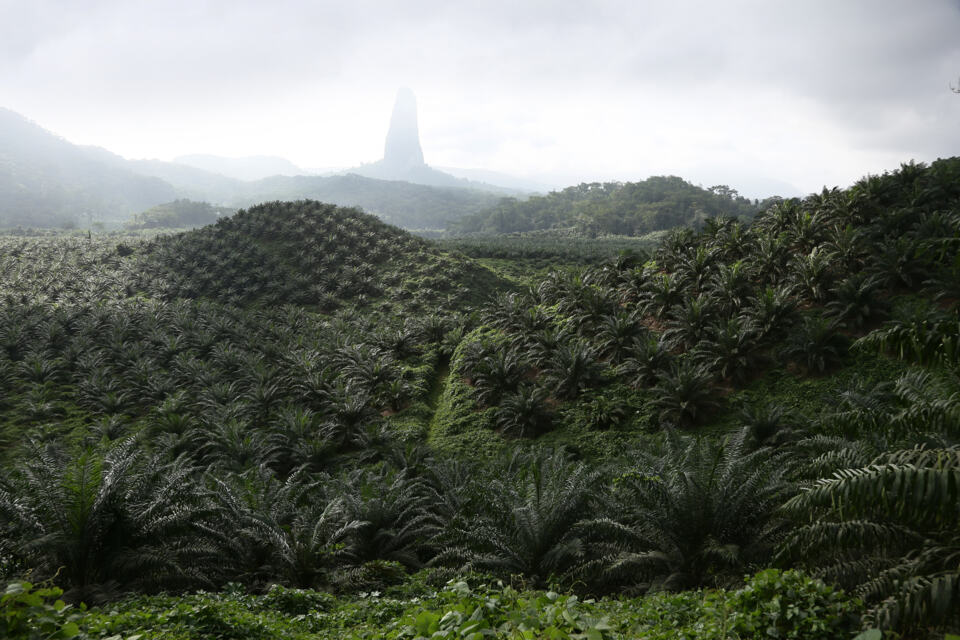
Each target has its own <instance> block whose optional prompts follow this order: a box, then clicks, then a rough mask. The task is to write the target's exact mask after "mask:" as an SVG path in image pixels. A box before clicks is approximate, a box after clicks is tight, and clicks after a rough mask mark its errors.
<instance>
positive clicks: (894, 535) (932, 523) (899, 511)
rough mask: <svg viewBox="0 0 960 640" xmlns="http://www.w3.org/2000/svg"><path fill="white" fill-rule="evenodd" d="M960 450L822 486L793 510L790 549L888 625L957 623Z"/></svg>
mask: <svg viewBox="0 0 960 640" xmlns="http://www.w3.org/2000/svg"><path fill="white" fill-rule="evenodd" d="M958 504H960V449H958V448H957V447H949V448H942V449H924V448H915V449H908V450H902V451H894V452H889V453H885V454H882V455H880V456H878V457H877V458H876V459H874V460H873V461H872V463H871V464H869V465H867V466H863V467H859V468H849V469H843V470H841V471H838V472H836V473H835V474H834V475H833V476H831V477H828V478H823V479H821V480H818V481H817V482H816V483H815V484H814V485H813V486H811V487H810V488H809V490H808V491H804V492H803V493H801V494H799V495H797V496H796V497H794V498H793V499H792V500H790V502H788V503H787V505H786V510H787V512H788V513H792V514H794V515H795V516H797V517H798V519H799V520H800V522H801V524H800V526H798V527H797V528H796V529H795V530H794V532H793V533H792V535H791V537H790V540H789V542H788V544H787V549H789V550H790V551H791V552H792V553H795V554H797V559H798V560H799V561H800V562H802V563H804V564H807V565H812V566H815V567H818V569H819V573H820V574H821V575H823V576H825V577H826V578H828V579H830V580H834V581H838V582H840V583H841V584H846V585H848V586H851V587H856V591H857V592H858V593H859V594H861V595H862V596H863V598H864V600H866V601H867V603H868V604H869V605H870V606H871V609H870V611H869V612H868V619H869V620H871V621H872V622H873V623H875V624H879V625H881V626H882V627H884V628H901V629H903V628H912V627H917V626H920V625H922V624H929V623H934V624H951V623H952V624H957V623H960V619H958V617H957V616H958V613H957V612H958V611H960V589H958V586H960V570H958V567H957V561H956V559H957V557H958V555H960V535H958V532H960V510H958V508H957V505H958Z"/></svg>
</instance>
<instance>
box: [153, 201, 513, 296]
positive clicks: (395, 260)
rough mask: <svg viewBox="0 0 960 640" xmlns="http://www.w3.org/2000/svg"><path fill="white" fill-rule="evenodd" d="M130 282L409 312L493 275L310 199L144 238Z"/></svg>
mask: <svg viewBox="0 0 960 640" xmlns="http://www.w3.org/2000/svg"><path fill="white" fill-rule="evenodd" d="M140 252H141V253H142V257H141V258H140V259H139V260H137V261H136V262H137V273H138V275H139V278H138V279H137V280H136V281H135V283H134V286H135V288H136V290H138V291H145V292H147V293H148V294H149V295H161V296H163V297H164V298H165V299H173V298H207V299H214V300H219V301H221V302H224V303H228V304H235V305H251V304H258V305H277V304H299V305H306V306H310V307H317V308H319V309H320V310H321V311H324V312H331V311H334V310H335V309H337V308H338V307H339V306H340V305H342V304H343V303H345V302H353V303H358V304H360V305H361V306H363V305H364V304H365V303H369V302H371V301H373V300H376V299H382V300H386V301H388V302H389V303H392V304H394V305H397V306H400V307H401V308H404V309H406V310H408V311H422V310H426V309H436V308H448V309H450V308H454V307H457V306H462V304H463V302H464V301H474V300H476V299H477V296H479V295H482V294H483V292H484V291H485V290H486V289H487V288H488V287H490V286H491V284H495V281H496V278H495V277H494V276H493V275H492V274H491V273H489V272H486V271H485V270H483V269H480V268H478V267H476V266H474V265H472V264H470V263H468V262H467V261H465V260H462V259H457V258H453V257H451V256H449V255H446V254H443V253H441V252H440V251H438V250H436V249H435V248H433V247H431V246H430V245H429V243H427V242H426V241H425V240H422V239H420V238H417V237H416V236H413V235H411V234H409V233H407V232H405V231H402V230H400V229H398V228H396V227H391V226H390V225H387V224H384V223H383V222H381V221H380V220H379V219H377V218H376V217H374V216H372V215H368V214H365V213H362V212H360V211H358V210H356V209H346V208H341V207H336V206H334V205H329V204H323V203H319V202H315V201H311V200H302V201H298V202H271V203H265V204H261V205H257V206H256V207H252V208H251V209H249V210H246V211H244V210H241V211H239V212H237V213H236V214H235V215H233V216H230V217H224V218H220V219H219V220H218V221H217V223H216V225H211V226H209V227H205V228H203V229H200V230H196V231H189V232H185V233H182V234H178V235H173V236H159V237H157V238H156V239H154V240H153V241H151V242H149V243H146V244H145V245H144V246H143V248H142V249H141V250H140Z"/></svg>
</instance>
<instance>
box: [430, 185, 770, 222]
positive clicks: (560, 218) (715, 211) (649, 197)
mask: <svg viewBox="0 0 960 640" xmlns="http://www.w3.org/2000/svg"><path fill="white" fill-rule="evenodd" d="M758 210H759V206H758V205H757V204H754V203H751V202H750V201H749V200H747V199H746V198H743V197H740V196H739V195H738V194H737V192H736V191H735V190H732V189H730V188H729V187H726V186H724V185H719V186H716V187H711V188H710V189H703V188H701V187H697V186H694V185H692V184H690V183H689V182H686V181H685V180H683V179H681V178H678V177H676V176H655V177H652V178H648V179H646V180H644V181H642V182H605V183H602V184H601V183H598V182H593V183H583V184H580V185H577V186H575V187H567V188H566V189H564V190H562V191H553V192H551V193H549V194H547V195H545V196H533V197H531V198H529V199H528V200H523V201H519V200H516V199H513V198H504V199H503V200H501V201H500V203H499V204H498V205H497V206H496V207H492V208H490V209H488V210H486V211H483V212H481V213H478V214H475V215H472V216H467V217H465V218H463V219H462V220H459V221H457V222H455V223H453V224H451V225H449V226H448V229H449V230H450V231H453V232H456V233H488V234H489V233H515V232H525V231H543V230H547V229H569V228H575V229H577V230H578V231H579V232H580V233H587V234H590V235H594V236H595V235H598V234H600V235H620V236H641V235H644V234H646V233H650V232H651V231H658V230H663V229H670V228H673V227H680V226H699V225H702V224H703V223H704V221H706V220H707V219H709V218H714V217H717V216H729V217H740V218H749V217H751V216H753V215H754V214H755V213H756V212H757V211H758Z"/></svg>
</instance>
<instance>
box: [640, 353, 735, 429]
mask: <svg viewBox="0 0 960 640" xmlns="http://www.w3.org/2000/svg"><path fill="white" fill-rule="evenodd" d="M651 396H652V398H653V406H654V408H655V410H656V411H657V414H658V417H659V421H660V424H662V425H668V426H676V427H689V426H692V425H693V424H695V423H696V422H697V421H701V420H703V418H704V415H705V414H707V413H709V412H710V411H711V410H713V409H716V408H717V406H718V405H719V404H720V403H719V400H718V398H717V387H716V385H715V384H714V378H713V375H712V373H711V372H710V370H709V369H707V368H706V367H704V366H702V365H697V364H696V363H695V362H694V361H692V360H681V361H679V363H678V364H676V365H675V366H674V367H672V368H671V369H670V370H669V371H666V372H664V373H663V374H661V375H660V376H659V377H658V378H657V384H656V385H654V386H653V388H652V389H651Z"/></svg>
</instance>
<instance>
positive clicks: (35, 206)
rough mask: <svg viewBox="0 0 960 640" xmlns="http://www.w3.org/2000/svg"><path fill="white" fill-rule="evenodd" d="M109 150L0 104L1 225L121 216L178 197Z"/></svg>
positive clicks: (47, 224)
mask: <svg viewBox="0 0 960 640" xmlns="http://www.w3.org/2000/svg"><path fill="white" fill-rule="evenodd" d="M105 154H106V155H105ZM107 155H110V156H112V154H109V152H107V151H104V150H102V149H101V150H91V149H89V148H86V147H80V146H77V145H74V144H71V143H70V142H67V141H66V140H64V139H63V138H60V137H58V136H55V135H54V134H52V133H50V132H49V131H47V130H45V129H43V128H42V127H40V126H39V125H38V124H36V123H34V122H32V121H31V120H29V119H27V118H25V117H23V116H21V115H20V114H18V113H15V112H13V111H10V110H8V109H3V108H0V226H5V227H13V226H18V225H20V226H42V227H51V226H71V225H76V224H78V223H80V222H82V221H83V222H89V221H95V220H104V221H120V220H124V219H126V218H127V217H128V216H130V215H131V214H133V213H136V212H137V211H142V210H144V209H147V208H149V207H152V206H154V205H157V204H160V203H161V202H168V201H170V200H173V199H174V198H176V196H177V190H176V189H175V188H174V187H173V186H172V185H170V184H169V183H167V182H165V181H163V180H161V179H158V178H156V177H152V176H146V175H143V174H141V173H138V172H135V171H133V170H132V169H131V168H129V167H124V166H123V165H122V163H118V162H114V161H112V160H111V159H110V158H109V157H107ZM115 157H117V158H119V156H115Z"/></svg>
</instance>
